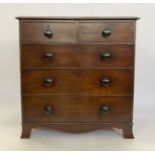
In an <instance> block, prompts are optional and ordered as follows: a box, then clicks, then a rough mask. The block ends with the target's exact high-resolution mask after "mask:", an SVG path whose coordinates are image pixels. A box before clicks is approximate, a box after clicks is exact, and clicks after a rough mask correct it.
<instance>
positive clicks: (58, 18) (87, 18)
mask: <svg viewBox="0 0 155 155" xmlns="http://www.w3.org/2000/svg"><path fill="white" fill-rule="evenodd" d="M16 19H19V20H61V19H62V20H70V19H74V20H138V19H140V18H139V17H132V16H127V17H125V16H124V17H121V16H120V17H119V16H118V17H112V16H109V17H102V16H97V17H95V16H94V17H89V16H88V17H86V16H85V17H84V16H81V17H75V16H57V17H52V16H18V17H16Z"/></svg>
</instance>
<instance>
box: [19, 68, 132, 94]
mask: <svg viewBox="0 0 155 155" xmlns="http://www.w3.org/2000/svg"><path fill="white" fill-rule="evenodd" d="M132 73H133V71H132V70H23V79H22V82H23V83H22V84H23V85H22V88H23V93H32V94H82V95H83V94H101V95H105V96H106V95H111V96H119V95H132V90H133V74H132Z"/></svg>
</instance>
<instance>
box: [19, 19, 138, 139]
mask: <svg viewBox="0 0 155 155" xmlns="http://www.w3.org/2000/svg"><path fill="white" fill-rule="evenodd" d="M17 19H18V20H19V27H20V62H21V101H22V135H21V138H29V137H30V134H31V129H32V128H37V127H51V128H54V129H58V130H62V131H65V132H87V131H92V130H97V129H104V128H108V129H111V128H114V127H115V128H120V129H122V130H123V136H124V138H133V133H132V125H133V95H134V94H133V90H134V55H135V31H136V20H137V19H138V18H137V17H17Z"/></svg>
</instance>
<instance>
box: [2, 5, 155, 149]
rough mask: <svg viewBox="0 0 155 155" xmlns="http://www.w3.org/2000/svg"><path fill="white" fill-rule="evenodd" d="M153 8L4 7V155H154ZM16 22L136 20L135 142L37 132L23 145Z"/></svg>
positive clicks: (106, 134) (105, 134) (117, 135)
mask: <svg viewBox="0 0 155 155" xmlns="http://www.w3.org/2000/svg"><path fill="white" fill-rule="evenodd" d="M154 15H155V4H0V137H1V140H0V150H155V115H154V113H155V103H154V101H155V99H154V95H155V39H154V38H155V37H154V36H155V16H154ZM16 16H138V17H140V18H141V19H140V20H138V21H137V40H136V74H135V106H134V124H135V125H134V135H135V139H134V140H126V139H123V138H122V135H121V131H117V132H114V131H103V130H100V131H93V132H89V133H83V134H69V133H62V132H58V131H54V130H36V131H35V132H32V136H31V139H29V140H21V139H20V138H19V137H20V133H21V125H20V122H21V112H20V77H19V39H18V35H19V33H18V21H17V20H16V19H15V17H16Z"/></svg>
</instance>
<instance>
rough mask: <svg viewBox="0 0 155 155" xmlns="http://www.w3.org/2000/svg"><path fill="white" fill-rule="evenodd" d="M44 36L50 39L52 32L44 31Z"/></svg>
mask: <svg viewBox="0 0 155 155" xmlns="http://www.w3.org/2000/svg"><path fill="white" fill-rule="evenodd" d="M44 36H45V37H46V38H52V37H53V32H52V31H51V30H45V31H44Z"/></svg>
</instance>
